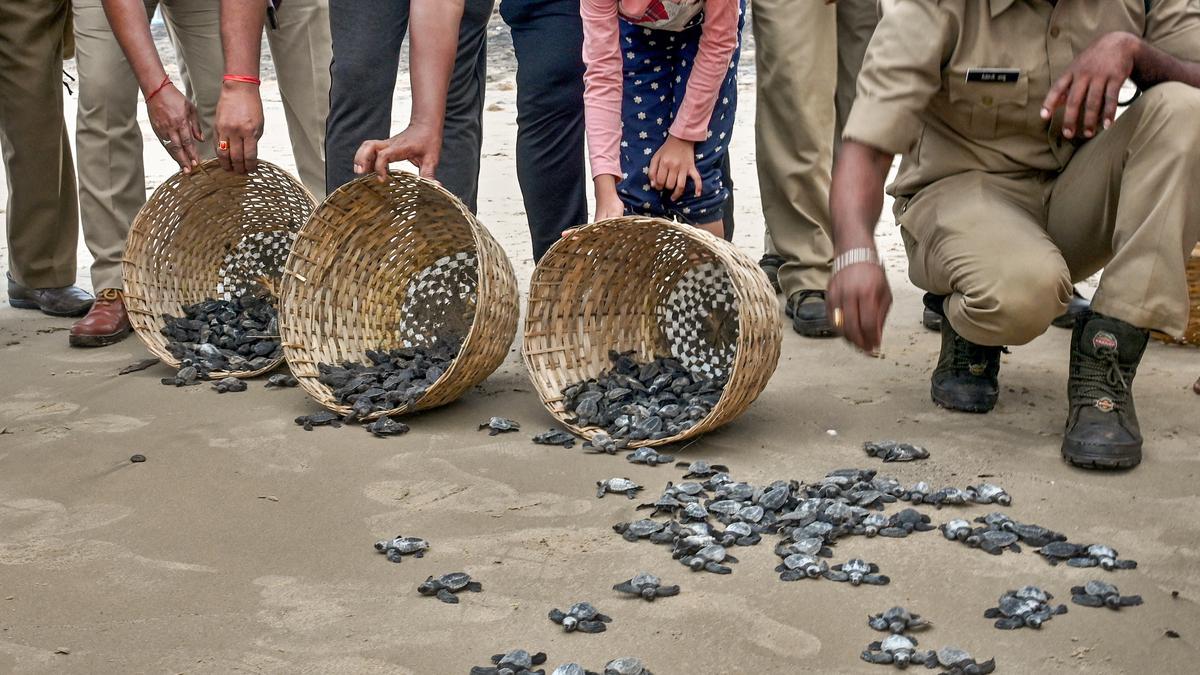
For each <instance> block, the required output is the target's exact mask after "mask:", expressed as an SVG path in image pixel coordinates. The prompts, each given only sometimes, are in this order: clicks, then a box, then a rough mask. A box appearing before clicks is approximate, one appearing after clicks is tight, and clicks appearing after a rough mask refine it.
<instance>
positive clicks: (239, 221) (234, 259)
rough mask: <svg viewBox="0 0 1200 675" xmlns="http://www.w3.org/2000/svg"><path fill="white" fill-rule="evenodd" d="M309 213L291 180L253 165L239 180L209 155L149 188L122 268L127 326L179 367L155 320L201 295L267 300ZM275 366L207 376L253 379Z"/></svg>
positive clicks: (309, 201) (308, 201) (270, 167)
mask: <svg viewBox="0 0 1200 675" xmlns="http://www.w3.org/2000/svg"><path fill="white" fill-rule="evenodd" d="M315 207H316V201H315V200H313V197H312V195H311V194H309V193H308V190H305V189H304V186H303V185H301V184H300V182H299V181H298V180H296V179H295V178H293V177H292V176H291V175H289V174H288V173H287V172H286V171H284V170H282V169H280V168H279V167H277V166H275V165H274V164H271V163H269V162H264V161H261V160H260V161H259V163H258V169H256V170H255V171H254V172H252V173H250V174H249V175H244V176H242V175H237V174H234V173H230V172H228V171H225V170H224V169H222V168H221V165H220V163H219V162H218V161H217V160H215V159H212V160H209V161H207V162H204V163H203V164H201V165H200V166H199V167H198V168H197V169H196V170H194V171H192V173H191V174H184V173H182V172H180V173H177V174H175V175H174V176H171V177H170V178H168V179H167V180H166V181H165V182H164V183H163V184H162V185H160V186H158V189H157V190H155V191H154V194H152V195H151V196H150V199H149V200H148V201H147V202H146V205H145V206H143V207H142V210H141V211H139V212H138V215H137V217H136V218H135V219H134V221H133V226H132V227H131V228H130V230H129V237H128V239H127V240H126V243H125V257H124V259H123V266H122V267H123V271H124V275H125V306H126V309H127V310H128V311H129V321H130V323H131V324H133V329H134V331H135V332H136V333H137V335H138V337H139V338H141V340H142V342H143V343H145V345H146V348H147V349H149V350H150V352H151V353H153V354H154V355H155V356H157V357H159V358H160V359H162V360H163V362H165V363H167V364H169V365H171V366H172V367H175V368H178V367H179V365H180V364H179V360H178V359H176V358H175V357H173V356H171V353H170V352H168V351H167V338H166V336H164V335H163V334H162V333H161V332H160V330H161V328H162V327H163V314H171V315H174V316H180V315H181V314H182V311H183V307H184V306H185V305H190V304H193V303H196V302H200V301H203V300H206V299H209V298H215V299H225V300H229V299H232V298H233V297H236V296H239V295H242V294H244V293H247V292H256V291H261V290H265V291H267V292H268V293H272V294H273V293H274V292H275V291H276V289H277V287H278V283H279V278H280V276H281V275H282V274H283V266H284V263H285V262H286V261H287V256H288V252H289V251H290V249H291V245H292V241H293V240H294V239H295V237H296V233H297V232H298V231H299V230H300V227H301V226H302V225H303V224H304V222H305V221H306V220H308V216H309V214H311V213H312V211H313V208H315ZM281 361H282V359H276V360H274V361H273V362H272V363H271V365H270V366H268V367H267V368H263V369H260V370H255V371H240V372H224V371H220V372H213V373H211V376H212V377H213V378H220V377H231V376H232V377H253V376H255V375H261V374H263V373H265V372H268V371H270V370H272V369H273V368H275V367H276V366H278V365H279V363H280V362H281Z"/></svg>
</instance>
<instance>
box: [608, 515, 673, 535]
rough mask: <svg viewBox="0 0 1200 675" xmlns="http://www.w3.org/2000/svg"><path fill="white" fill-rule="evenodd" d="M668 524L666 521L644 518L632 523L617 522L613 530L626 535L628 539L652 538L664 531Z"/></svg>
mask: <svg viewBox="0 0 1200 675" xmlns="http://www.w3.org/2000/svg"><path fill="white" fill-rule="evenodd" d="M666 526H667V524H666V523H660V522H659V521H657V520H650V519H649V518H643V519H641V520H635V521H633V522H631V523H617V524H616V525H613V531H614V532H616V533H617V534H619V535H621V536H622V537H624V538H625V539H626V540H627V541H637V540H638V539H649V538H651V537H652V536H653V535H655V534H658V533H659V532H662V531H663V529H664V528H666Z"/></svg>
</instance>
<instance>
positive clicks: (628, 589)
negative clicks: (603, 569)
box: [613, 581, 639, 595]
mask: <svg viewBox="0 0 1200 675" xmlns="http://www.w3.org/2000/svg"><path fill="white" fill-rule="evenodd" d="M613 590H614V591H617V592H618V593H629V594H631V595H638V593H639V591H638V589H636V588H634V586H633V584H631V583H630V582H629V581H622V582H621V583H619V584H614V585H613Z"/></svg>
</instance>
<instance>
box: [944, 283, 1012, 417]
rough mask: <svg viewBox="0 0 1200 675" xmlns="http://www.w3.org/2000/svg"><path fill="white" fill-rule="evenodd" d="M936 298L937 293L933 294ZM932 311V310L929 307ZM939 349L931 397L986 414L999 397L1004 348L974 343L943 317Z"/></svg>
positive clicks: (956, 407) (951, 406) (953, 405)
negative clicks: (1001, 359)
mask: <svg viewBox="0 0 1200 675" xmlns="http://www.w3.org/2000/svg"><path fill="white" fill-rule="evenodd" d="M935 297H936V296H935ZM930 305H931V303H929V302H928V298H927V302H926V306H929V307H930V309H932V310H933V311H935V312H936V311H937V309H940V307H938V308H937V309H935V308H934V307H932V306H930ZM941 332H942V352H941V355H940V356H938V364H937V367H936V368H934V369H933V377H932V378H931V382H932V386H931V387H930V396H931V397H932V398H933V402H934V403H936V404H938V405H940V406H941V407H943V408H949V409H950V410H958V411H960V412H969V413H985V412H989V411H991V409H992V408H995V407H996V399H997V398H999V397H1000V354H1001V352H1003V351H1004V348H1003V347H985V346H983V345H977V344H975V343H974V342H971V341H970V340H967V339H966V338H964V337H963V336H961V335H959V334H958V333H956V332H954V328H953V327H952V326H951V325H950V322H949V321H947V320H946V317H945V316H942V326H941Z"/></svg>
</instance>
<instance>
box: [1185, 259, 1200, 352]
mask: <svg viewBox="0 0 1200 675" xmlns="http://www.w3.org/2000/svg"><path fill="white" fill-rule="evenodd" d="M1187 281H1188V294H1189V297H1190V298H1191V301H1190V303H1189V304H1190V305H1191V314H1190V315H1189V318H1188V325H1187V329H1186V330H1185V331H1184V332H1183V335H1182V336H1181V342H1184V343H1186V344H1189V345H1195V346H1200V244H1196V248H1194V249H1192V258H1191V260H1189V261H1188V265H1187Z"/></svg>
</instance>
